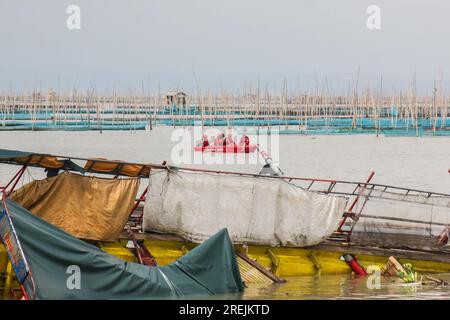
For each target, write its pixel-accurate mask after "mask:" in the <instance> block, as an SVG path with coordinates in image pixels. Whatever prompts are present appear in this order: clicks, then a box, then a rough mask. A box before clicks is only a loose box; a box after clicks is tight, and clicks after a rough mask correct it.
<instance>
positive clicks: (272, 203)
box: [143, 170, 347, 247]
mask: <svg viewBox="0 0 450 320" xmlns="http://www.w3.org/2000/svg"><path fill="white" fill-rule="evenodd" d="M346 204H347V199H345V198H343V197H337V196H329V195H324V194H320V193H316V192H311V191H308V190H304V189H301V188H298V187H296V186H294V185H292V184H290V183H288V182H286V181H284V180H282V179H274V178H261V177H244V176H237V175H230V174H215V173H204V172H202V173H199V172H191V171H181V170H180V171H177V172H169V171H165V170H163V171H158V172H154V173H153V174H152V175H151V176H150V185H149V194H148V195H147V200H146V202H145V208H144V223H143V228H144V231H159V232H168V233H175V234H178V235H180V236H182V237H185V238H186V239H188V240H191V241H194V242H200V241H203V240H204V239H206V238H208V237H209V236H211V235H213V234H214V233H216V232H217V231H218V230H220V229H222V228H224V227H226V228H228V231H229V233H230V237H231V239H232V240H233V241H234V242H237V243H242V242H248V243H253V244H264V245H272V246H278V245H283V246H298V247H302V246H309V245H313V244H317V243H319V242H321V241H322V240H324V239H325V238H326V237H328V236H329V235H331V234H332V233H333V231H335V230H336V228H337V226H338V224H339V221H340V218H341V217H342V214H343V212H344V209H345V206H346Z"/></svg>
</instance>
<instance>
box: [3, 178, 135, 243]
mask: <svg viewBox="0 0 450 320" xmlns="http://www.w3.org/2000/svg"><path fill="white" fill-rule="evenodd" d="M138 188H139V179H138V178H130V179H104V178H97V177H89V176H82V175H79V174H73V173H67V172H65V173H62V174H59V175H57V176H55V177H52V178H47V179H44V180H35V181H32V182H30V183H28V184H26V185H24V186H23V187H22V188H20V189H18V190H16V191H15V192H14V193H13V194H12V196H11V199H12V200H14V201H16V202H18V203H19V204H20V205H21V206H23V207H25V208H26V209H28V210H30V211H31V212H33V213H34V214H36V215H38V216H39V217H41V218H43V219H44V220H46V221H48V222H50V223H51V224H54V225H56V226H58V227H60V228H62V229H64V230H65V231H67V232H69V233H70V234H72V235H73V236H75V237H77V238H81V239H87V240H103V241H113V240H116V239H117V238H118V237H119V235H120V233H121V232H122V230H123V228H124V226H125V223H126V222H127V220H128V216H129V215H130V212H131V210H132V208H133V205H134V201H135V198H136V193H137V190H138Z"/></svg>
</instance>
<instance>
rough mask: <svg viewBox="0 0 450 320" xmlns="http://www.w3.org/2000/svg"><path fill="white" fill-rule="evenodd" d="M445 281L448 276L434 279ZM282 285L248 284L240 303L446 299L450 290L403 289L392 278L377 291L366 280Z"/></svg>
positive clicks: (315, 279) (295, 280)
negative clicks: (244, 301) (243, 300)
mask: <svg viewBox="0 0 450 320" xmlns="http://www.w3.org/2000/svg"><path fill="white" fill-rule="evenodd" d="M434 277H437V278H439V279H442V280H446V281H449V280H450V274H439V275H434ZM285 279H286V280H287V281H286V283H277V284H273V285H271V286H259V285H255V284H248V287H247V288H246V289H245V292H244V295H243V298H244V299H275V300H284V299H293V300H295V299H297V300H299V299H449V298H450V287H448V286H447V287H445V286H433V285H427V286H421V285H417V284H412V285H406V284H404V283H403V282H400V281H396V280H395V279H394V278H388V277H382V280H381V286H380V288H379V289H369V288H368V287H367V284H366V282H367V277H358V276H355V275H351V274H346V275H321V276H301V277H286V278H285Z"/></svg>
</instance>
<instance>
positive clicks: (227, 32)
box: [0, 0, 450, 93]
mask: <svg viewBox="0 0 450 320" xmlns="http://www.w3.org/2000/svg"><path fill="white" fill-rule="evenodd" d="M72 4H75V5H78V6H79V7H80V8H81V29H80V30H68V29H67V27H66V20H67V18H68V17H69V14H67V13H66V9H67V7H68V6H69V5H72ZM369 5H377V6H379V7H380V9H381V29H380V30H369V29H368V28H367V26H366V20H367V18H368V16H369V15H368V14H367V13H366V9H367V7H368V6H369ZM448 15H450V2H447V1H439V0H431V1H426V2H425V1H420V0H414V1H408V0H396V1H395V2H394V1H388V0H372V1H366V0H343V1H339V2H337V1H331V0H329V1H326V0H302V1H295V0H289V1H288V0H285V1H279V2H275V1H268V0H260V1H256V0H247V1H245V2H244V1H237V0H229V1H222V2H212V1H206V0H190V1H181V0H179V1H177V0H165V1H146V2H143V1H138V0H133V1H118V0H114V1H112V0H110V1H106V0H97V1H87V0H78V1H75V0H72V1H56V0H54V1H50V0H43V1H39V2H37V1H31V0H18V1H7V0H1V1H0V42H1V44H2V50H1V52H0V58H1V64H0V92H5V91H6V92H7V91H12V92H15V91H22V90H25V91H26V90H28V91H29V90H33V89H39V88H41V89H43V90H46V89H48V88H52V89H54V90H65V91H67V90H70V89H71V88H73V87H76V88H77V89H78V90H85V89H87V88H93V87H94V88H96V89H98V90H99V91H116V92H123V93H126V92H128V91H129V90H135V91H136V90H146V91H148V90H151V91H153V92H154V91H155V90H158V87H159V88H161V91H165V90H169V89H175V88H180V89H183V90H186V91H189V90H194V91H195V90H196V88H197V87H201V88H203V89H204V90H208V89H211V90H215V91H218V90H221V89H226V90H232V91H236V92H238V91H242V89H243V88H244V87H249V86H250V85H251V86H252V87H255V86H256V85H257V83H258V81H259V83H260V86H261V88H263V89H264V88H266V87H267V88H269V89H270V90H272V91H277V90H278V91H279V90H281V88H282V85H283V81H286V82H287V84H288V88H289V90H290V91H295V90H299V91H307V90H314V89H315V88H316V87H320V88H321V87H324V86H326V87H327V88H328V90H329V91H330V92H341V93H342V92H344V93H345V92H346V91H347V88H348V87H349V85H350V84H351V83H353V82H354V81H355V79H356V76H357V74H358V69H359V70H360V72H359V86H360V88H363V87H364V86H367V85H370V86H371V87H372V88H377V87H379V85H380V82H381V80H380V79H381V77H382V78H383V89H384V90H391V89H396V90H397V89H400V88H404V87H406V86H407V85H408V84H409V83H410V82H411V81H412V79H413V75H414V73H415V74H416V81H417V88H418V91H424V92H431V91H432V88H433V82H434V81H435V80H436V81H439V79H440V78H441V75H442V77H443V79H444V87H445V89H446V90H448V89H449V88H450V86H449V83H450V82H449V81H448V80H447V77H449V78H450V76H449V75H450V59H449V57H450V43H449V42H448V41H446V35H447V34H448V31H450V19H448Z"/></svg>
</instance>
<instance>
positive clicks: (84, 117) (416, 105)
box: [0, 89, 450, 136]
mask: <svg viewBox="0 0 450 320" xmlns="http://www.w3.org/2000/svg"><path fill="white" fill-rule="evenodd" d="M174 97H175V98H174ZM449 116H450V108H449V97H448V95H445V94H444V93H442V92H441V91H439V94H438V93H437V90H435V91H434V92H433V94H431V95H422V96H418V95H416V94H413V93H411V92H409V93H408V94H403V93H401V92H400V93H396V94H391V95H387V94H386V95H380V94H378V95H375V94H372V93H371V92H369V91H365V92H363V93H361V94H356V93H355V94H351V95H347V96H340V95H330V94H325V93H317V94H305V93H302V94H298V93H294V94H288V92H287V89H286V90H284V91H283V92H282V93H281V94H272V93H269V92H265V94H263V95H262V94H260V93H259V90H258V91H257V93H253V92H251V91H250V93H243V94H240V95H236V94H232V93H228V92H220V93H212V92H208V93H207V94H201V93H200V92H199V93H198V94H197V95H188V94H186V93H184V92H181V91H174V92H172V91H171V92H169V93H167V94H166V95H161V94H159V93H158V94H156V95H151V94H141V95H132V94H130V95H123V96H119V95H116V94H112V95H99V94H97V93H95V92H88V93H87V94H79V93H76V92H73V93H71V94H56V93H55V92H53V91H50V92H49V93H47V94H41V93H40V92H32V93H31V94H16V95H12V94H9V95H7V94H3V95H0V130H144V129H146V128H149V129H152V127H153V125H169V126H193V125H201V126H228V127H249V129H248V130H250V131H252V130H253V131H254V132H256V133H267V132H268V133H270V132H271V131H273V130H276V131H277V132H278V133H280V134H313V135H315V134H348V135H350V134H377V135H378V134H384V135H386V136H428V135H432V136H447V135H450V129H449V126H450V119H449Z"/></svg>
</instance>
